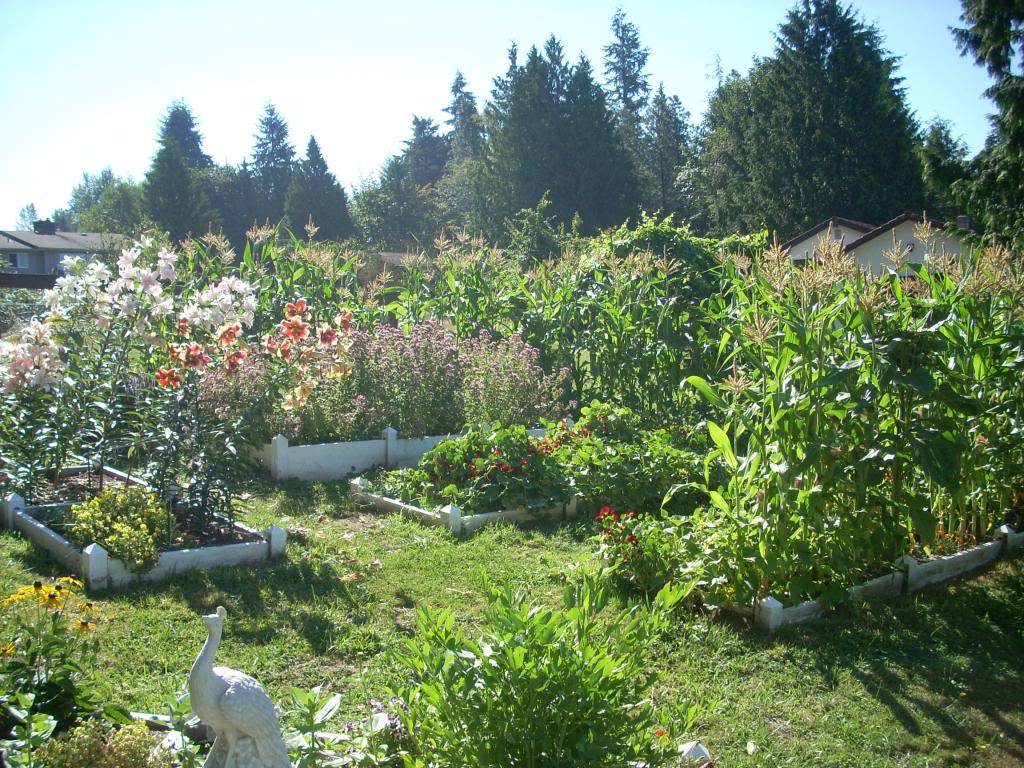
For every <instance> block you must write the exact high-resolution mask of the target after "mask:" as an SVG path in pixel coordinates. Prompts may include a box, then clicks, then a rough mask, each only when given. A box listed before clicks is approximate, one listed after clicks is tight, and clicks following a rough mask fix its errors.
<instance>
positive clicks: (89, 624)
mask: <svg viewBox="0 0 1024 768" xmlns="http://www.w3.org/2000/svg"><path fill="white" fill-rule="evenodd" d="M71 628H72V629H73V630H75V632H77V633H78V634H80V635H87V634H89V633H90V632H92V631H93V630H94V629H96V622H95V621H89V620H88V619H75V620H74V621H73V622H72V624H71Z"/></svg>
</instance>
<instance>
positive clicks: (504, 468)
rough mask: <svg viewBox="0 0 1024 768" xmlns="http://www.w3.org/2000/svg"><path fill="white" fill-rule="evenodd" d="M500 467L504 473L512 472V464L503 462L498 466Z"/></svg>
mask: <svg viewBox="0 0 1024 768" xmlns="http://www.w3.org/2000/svg"><path fill="white" fill-rule="evenodd" d="M498 467H499V468H500V469H501V471H502V472H511V471H512V465H511V464H505V463H504V462H502V463H501V464H499V465H498Z"/></svg>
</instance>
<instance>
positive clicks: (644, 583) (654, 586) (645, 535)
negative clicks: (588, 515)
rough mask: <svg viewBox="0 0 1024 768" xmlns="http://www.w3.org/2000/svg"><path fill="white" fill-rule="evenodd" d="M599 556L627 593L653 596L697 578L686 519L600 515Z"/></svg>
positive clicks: (606, 512) (606, 511)
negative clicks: (667, 586) (659, 591)
mask: <svg viewBox="0 0 1024 768" xmlns="http://www.w3.org/2000/svg"><path fill="white" fill-rule="evenodd" d="M596 524H597V528H598V536H597V549H596V556H597V558H598V560H600V561H601V563H602V566H603V567H604V568H605V569H606V572H607V573H609V574H611V575H613V576H614V578H615V580H616V581H617V582H619V584H620V585H622V586H623V587H625V588H626V589H627V590H628V591H632V592H641V593H647V594H654V593H655V592H657V591H658V590H659V589H661V588H662V587H663V586H665V584H668V583H669V582H673V581H674V582H676V583H685V582H687V581H693V580H696V579H698V577H699V574H698V572H697V568H698V566H697V565H696V563H699V562H700V560H699V559H698V558H696V557H695V553H693V552H691V546H690V542H689V537H688V536H687V534H686V531H687V526H688V523H687V520H686V519H685V518H680V517H674V516H671V515H653V514H637V513H636V511H635V510H627V511H626V512H624V513H622V514H620V513H619V512H616V511H615V510H614V509H612V508H611V507H607V506H606V507H602V508H601V510H600V511H599V512H598V513H597V518H596Z"/></svg>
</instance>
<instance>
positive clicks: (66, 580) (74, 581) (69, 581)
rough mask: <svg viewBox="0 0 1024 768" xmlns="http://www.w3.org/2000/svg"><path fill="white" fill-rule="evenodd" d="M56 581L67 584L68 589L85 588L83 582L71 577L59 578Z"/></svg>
mask: <svg viewBox="0 0 1024 768" xmlns="http://www.w3.org/2000/svg"><path fill="white" fill-rule="evenodd" d="M57 581H59V582H62V583H64V584H67V585H68V586H69V587H78V588H79V589H81V588H82V587H84V586H85V583H84V582H82V581H80V580H79V579H76V578H74V577H72V576H61V577H60V578H59V579H57Z"/></svg>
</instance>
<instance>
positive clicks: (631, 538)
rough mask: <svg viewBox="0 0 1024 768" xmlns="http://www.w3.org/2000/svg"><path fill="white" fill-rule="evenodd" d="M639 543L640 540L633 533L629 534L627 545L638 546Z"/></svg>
mask: <svg viewBox="0 0 1024 768" xmlns="http://www.w3.org/2000/svg"><path fill="white" fill-rule="evenodd" d="M637 541H638V539H637V538H636V536H634V535H633V534H632V533H631V534H629V536H627V537H626V543H627V544H636V543H637Z"/></svg>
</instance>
